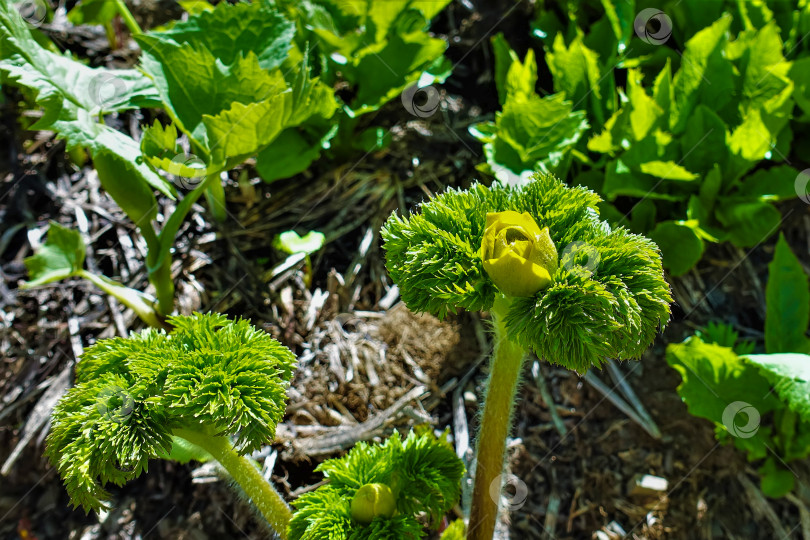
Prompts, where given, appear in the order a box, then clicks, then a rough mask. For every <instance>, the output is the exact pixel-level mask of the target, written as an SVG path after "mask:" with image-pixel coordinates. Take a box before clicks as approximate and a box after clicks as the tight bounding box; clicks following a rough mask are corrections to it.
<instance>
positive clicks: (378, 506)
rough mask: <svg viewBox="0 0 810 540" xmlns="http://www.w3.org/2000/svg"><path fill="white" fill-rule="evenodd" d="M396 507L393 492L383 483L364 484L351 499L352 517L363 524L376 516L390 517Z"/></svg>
mask: <svg viewBox="0 0 810 540" xmlns="http://www.w3.org/2000/svg"><path fill="white" fill-rule="evenodd" d="M396 509H397V501H396V499H395V498H394V493H393V492H392V491H391V488H390V487H388V486H386V485H385V484H366V485H364V486H362V487H361V488H360V489H358V490H357V493H355V494H354V498H353V499H352V519H354V520H355V521H356V522H358V523H361V524H363V525H368V524H369V523H371V521H372V520H373V519H374V518H375V517H377V516H382V517H385V518H390V517H391V516H393V515H394V511H396Z"/></svg>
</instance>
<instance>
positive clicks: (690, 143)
mask: <svg viewBox="0 0 810 540" xmlns="http://www.w3.org/2000/svg"><path fill="white" fill-rule="evenodd" d="M727 137H728V133H727V129H726V124H725V122H723V120H722V119H721V118H720V117H719V116H717V114H715V112H714V111H713V110H712V109H711V108H709V107H707V106H705V105H703V104H700V105H698V106H697V107H696V108H695V112H694V113H693V114H692V117H691V118H690V119H689V122H688V123H687V124H686V129H685V130H684V132H683V135H682V136H681V137H680V147H681V155H683V165H684V167H686V168H687V169H689V170H690V171H709V170H711V169H712V167H713V166H714V165H715V164H718V163H719V164H722V163H725V161H726V159H727V156H728V148H727V147H726V138H727Z"/></svg>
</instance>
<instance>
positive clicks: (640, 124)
mask: <svg viewBox="0 0 810 540" xmlns="http://www.w3.org/2000/svg"><path fill="white" fill-rule="evenodd" d="M627 97H628V98H629V99H630V103H629V107H630V117H629V120H630V129H631V133H632V134H633V138H634V139H635V140H636V141H640V140H642V139H643V138H644V137H646V136H647V135H648V134H649V133H650V132H651V131H652V129H653V128H654V127H655V126H656V124H657V123H658V119H659V118H660V117H661V116H662V115H663V114H664V111H663V110H662V109H661V107H659V106H658V104H657V103H656V102H655V100H654V99H653V98H651V97H650V96H648V95H647V92H645V91H644V88H642V86H641V72H640V71H638V70H635V69H631V70H628V72H627ZM650 174H653V173H650Z"/></svg>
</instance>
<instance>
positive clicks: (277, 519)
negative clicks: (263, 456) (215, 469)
mask: <svg viewBox="0 0 810 540" xmlns="http://www.w3.org/2000/svg"><path fill="white" fill-rule="evenodd" d="M174 434H175V435H177V436H178V437H181V438H183V439H185V440H187V441H188V442H190V443H192V444H196V445H197V446H199V447H200V448H202V449H203V450H205V451H206V452H208V453H209V454H211V456H212V457H213V458H214V459H216V460H217V461H218V462H219V463H220V465H222V467H223V468H224V469H225V470H226V471H228V474H230V475H231V477H232V478H233V479H234V480H235V481H236V483H237V484H239V487H241V488H242V490H243V491H244V492H245V494H246V495H247V496H248V497H249V498H250V500H251V502H252V503H253V504H254V505H256V508H258V510H259V512H261V514H262V516H264V519H266V520H267V523H269V524H270V526H271V527H272V528H273V530H274V531H276V533H277V534H278V535H279V537H281V539H282V540H286V539H287V524H288V523H289V522H290V519H292V512H291V511H290V507H289V506H287V503H286V502H284V499H283V498H282V497H281V495H280V494H279V493H278V492H277V491H276V490H275V489H273V486H272V485H270V482H268V481H267V480H265V479H264V477H263V476H262V474H261V472H260V471H259V469H258V468H257V467H256V466H255V465H254V464H253V463H252V462H251V460H250V458H246V457H245V456H241V455H239V454H238V453H237V452H236V451H235V450H234V448H233V445H232V444H231V441H230V439H228V438H227V437H219V436H213V435H207V434H205V433H201V432H199V431H195V430H191V429H178V430H176V431H175V433H174Z"/></svg>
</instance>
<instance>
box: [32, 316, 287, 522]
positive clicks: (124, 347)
mask: <svg viewBox="0 0 810 540" xmlns="http://www.w3.org/2000/svg"><path fill="white" fill-rule="evenodd" d="M169 322H170V323H171V324H172V325H173V327H174V328H173V330H172V331H171V332H170V333H168V334H167V333H165V332H163V331H162V330H145V331H143V332H140V333H136V334H133V335H132V336H131V337H129V338H113V339H105V340H101V341H99V342H98V343H96V344H95V345H93V346H92V347H89V348H88V349H87V350H85V352H84V354H83V355H82V358H81V361H80V362H79V363H78V364H77V366H76V386H74V387H73V388H71V389H70V390H69V391H68V392H67V393H66V394H65V396H64V397H62V399H61V400H60V401H59V403H58V404H57V405H56V407H55V409H54V412H53V419H52V427H51V432H50V434H49V435H48V439H47V443H48V446H47V450H46V455H47V456H48V457H49V458H50V460H51V463H53V465H54V466H55V467H56V469H57V470H58V471H59V475H60V476H61V477H62V479H63V480H64V483H65V487H66V488H67V491H68V493H69V495H70V497H71V500H72V502H73V504H74V505H75V506H79V505H81V506H83V507H84V509H85V510H86V511H89V510H96V511H98V510H100V509H102V508H107V505H106V503H104V502H103V500H104V499H106V498H107V497H109V494H108V493H107V492H106V491H105V490H104V488H103V485H104V484H106V483H109V482H112V483H114V484H116V485H123V484H124V483H125V482H127V481H128V480H132V479H133V478H136V477H137V476H139V475H140V474H141V473H142V472H144V471H146V469H147V466H148V462H149V460H150V459H156V458H159V457H163V458H165V457H168V456H169V455H170V453H172V451H173V450H174V447H175V446H176V441H175V440H173V435H175V433H176V432H177V431H178V430H181V429H195V430H198V431H200V432H201V433H206V434H208V435H210V436H229V437H233V438H234V440H235V446H236V450H238V451H240V452H241V453H243V454H247V453H249V452H252V451H254V450H256V449H258V448H260V447H261V446H262V445H263V444H267V443H269V442H270V441H272V440H273V436H274V434H275V430H276V425H277V424H278V422H279V421H281V418H282V417H283V415H284V408H285V400H286V392H287V388H288V387H289V381H290V378H291V377H292V372H293V368H294V366H295V357H294V356H293V354H292V353H291V352H290V350H289V349H287V348H286V347H284V346H283V345H281V344H280V343H279V342H278V341H276V340H275V339H273V338H272V337H271V336H270V335H269V334H267V333H265V332H263V331H260V330H257V329H256V328H254V327H253V326H252V325H250V323H248V321H246V320H237V321H231V320H229V319H228V318H227V317H225V316H224V315H219V314H206V315H202V314H194V315H193V316H175V317H170V318H169Z"/></svg>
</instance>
